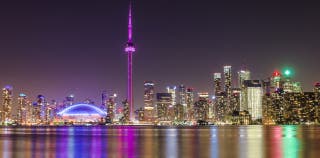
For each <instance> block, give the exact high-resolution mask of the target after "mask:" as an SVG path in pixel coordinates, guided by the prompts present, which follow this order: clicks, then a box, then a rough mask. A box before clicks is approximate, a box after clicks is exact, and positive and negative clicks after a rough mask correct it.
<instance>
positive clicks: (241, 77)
mask: <svg viewBox="0 0 320 158" xmlns="http://www.w3.org/2000/svg"><path fill="white" fill-rule="evenodd" d="M245 80H250V71H248V70H240V71H239V72H238V88H243V87H244V85H243V81H245Z"/></svg>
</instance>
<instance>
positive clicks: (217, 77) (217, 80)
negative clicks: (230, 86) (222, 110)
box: [213, 73, 222, 96]
mask: <svg viewBox="0 0 320 158" xmlns="http://www.w3.org/2000/svg"><path fill="white" fill-rule="evenodd" d="M213 82H214V95H215V96H219V95H221V92H222V88H221V87H222V83H221V82H222V80H221V73H214V74H213Z"/></svg>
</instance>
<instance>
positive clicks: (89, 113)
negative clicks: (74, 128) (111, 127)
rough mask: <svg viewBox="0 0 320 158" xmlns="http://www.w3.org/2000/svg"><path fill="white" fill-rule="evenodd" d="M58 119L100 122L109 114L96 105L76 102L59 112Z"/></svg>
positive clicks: (75, 121)
mask: <svg viewBox="0 0 320 158" xmlns="http://www.w3.org/2000/svg"><path fill="white" fill-rule="evenodd" d="M57 116H58V119H59V120H61V121H63V122H72V123H75V124H83V123H89V122H99V121H100V120H101V119H102V118H105V117H106V116H107V113H106V112H105V111H103V110H102V109H100V108H98V107H97V106H95V105H90V104H75V105H71V106H69V107H66V108H65V109H63V110H61V111H60V112H58V113H57Z"/></svg>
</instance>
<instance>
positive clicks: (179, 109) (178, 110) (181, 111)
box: [174, 104, 185, 122]
mask: <svg viewBox="0 0 320 158" xmlns="http://www.w3.org/2000/svg"><path fill="white" fill-rule="evenodd" d="M174 116H175V117H174V120H175V121H177V122H182V121H184V118H185V107H184V106H183V105H182V104H176V105H175V106H174Z"/></svg>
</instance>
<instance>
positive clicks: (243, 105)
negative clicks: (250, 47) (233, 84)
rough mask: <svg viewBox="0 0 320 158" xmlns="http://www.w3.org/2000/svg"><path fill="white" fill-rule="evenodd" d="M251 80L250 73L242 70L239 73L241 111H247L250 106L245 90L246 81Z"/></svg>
mask: <svg viewBox="0 0 320 158" xmlns="http://www.w3.org/2000/svg"><path fill="white" fill-rule="evenodd" d="M246 80H250V71H248V70H240V71H239V72H238V86H239V88H240V111H243V110H247V109H246V106H247V104H248V100H247V99H248V96H247V94H248V93H247V91H246V89H245V85H244V81H246Z"/></svg>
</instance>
